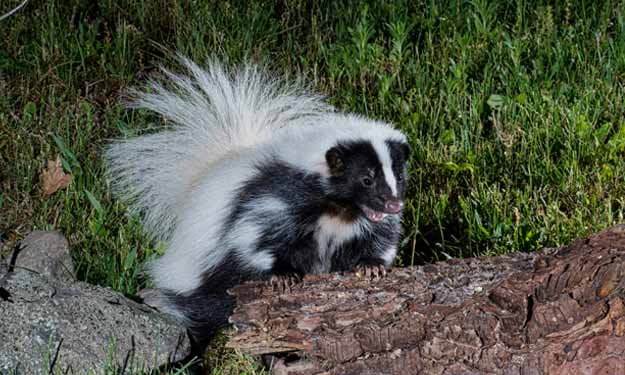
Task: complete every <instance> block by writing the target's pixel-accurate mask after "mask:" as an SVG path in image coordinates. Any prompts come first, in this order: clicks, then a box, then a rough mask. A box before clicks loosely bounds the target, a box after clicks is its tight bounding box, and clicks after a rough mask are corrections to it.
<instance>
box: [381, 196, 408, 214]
mask: <svg viewBox="0 0 625 375" xmlns="http://www.w3.org/2000/svg"><path fill="white" fill-rule="evenodd" d="M402 208H404V202H403V201H401V200H399V199H389V200H387V201H386V204H385V205H384V210H385V211H386V212H387V213H389V214H396V213H399V211H401V209H402Z"/></svg>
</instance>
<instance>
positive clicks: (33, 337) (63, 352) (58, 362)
mask: <svg viewBox="0 0 625 375" xmlns="http://www.w3.org/2000/svg"><path fill="white" fill-rule="evenodd" d="M24 243H25V244H26V246H24V249H25V250H22V251H21V252H20V253H19V255H18V260H17V262H16V267H15V268H14V272H9V268H8V267H7V266H6V265H2V264H0V374H1V375H5V374H7V375H8V374H11V375H30V374H44V373H45V374H47V373H49V372H50V366H51V365H53V367H54V373H57V372H58V373H68V374H83V373H87V372H88V371H89V372H90V373H104V372H105V371H106V370H108V372H107V373H121V371H119V369H123V368H125V369H130V368H134V369H154V368H157V367H160V366H162V365H164V364H167V363H171V362H177V361H180V360H182V359H184V358H185V357H187V355H188V354H189V353H190V351H191V345H190V342H189V339H188V336H187V334H186V330H185V329H184V328H183V327H181V326H179V325H178V324H176V323H175V322H174V321H172V320H171V319H170V318H168V317H167V316H165V315H163V314H160V313H158V312H156V311H155V310H153V309H151V308H149V307H147V306H145V305H141V304H139V303H136V302H134V301H132V300H130V299H128V298H126V297H125V296H123V295H122V294H120V293H117V292H115V291H112V290H111V289H108V288H103V287H99V286H94V285H90V284H87V283H83V282H68V283H63V282H60V280H58V279H53V278H52V277H56V276H60V277H61V279H64V280H67V279H68V275H71V274H72V273H73V269H72V268H71V263H69V267H68V263H67V259H68V258H67V257H66V256H65V255H63V254H64V252H63V249H67V241H65V239H64V238H63V236H62V235H60V234H59V233H56V232H52V233H51V232H36V233H34V234H32V235H30V236H28V237H27V239H26V240H25V241H24ZM46 243H48V244H50V247H46V246H47V245H46ZM42 254H43V255H42ZM67 254H69V253H67ZM24 255H26V257H24ZM44 259H46V260H45V261H44ZM67 270H69V271H70V272H66V271H67ZM66 371H67V372H66Z"/></svg>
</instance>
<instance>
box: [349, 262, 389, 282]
mask: <svg viewBox="0 0 625 375" xmlns="http://www.w3.org/2000/svg"><path fill="white" fill-rule="evenodd" d="M354 272H355V273H356V276H358V277H366V278H369V279H378V278H380V277H384V276H386V267H384V266H383V265H381V264H378V265H371V264H361V265H359V266H357V267H356V269H355V270H354Z"/></svg>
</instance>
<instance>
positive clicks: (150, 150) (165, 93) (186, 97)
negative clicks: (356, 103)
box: [105, 57, 330, 240]
mask: <svg viewBox="0 0 625 375" xmlns="http://www.w3.org/2000/svg"><path fill="white" fill-rule="evenodd" d="M180 60H181V62H182V64H183V65H184V67H185V68H186V70H187V74H186V75H179V74H174V73H171V72H169V71H167V70H165V69H163V73H164V76H165V77H166V78H165V79H164V80H161V81H151V82H150V83H149V85H148V90H146V91H133V92H132V97H133V98H134V99H132V101H131V102H130V103H129V106H130V107H131V108H140V109H147V110H150V111H153V112H156V113H158V114H160V115H161V116H163V118H164V119H165V120H167V121H168V122H169V123H170V125H171V126H169V127H167V128H166V129H165V130H164V131H161V132H158V133H156V134H148V135H143V136H139V137H137V138H133V139H127V140H120V141H117V142H115V143H113V144H111V145H110V146H109V147H108V148H107V149H106V154H105V159H106V162H107V164H108V172H109V176H110V178H111V183H112V187H113V192H114V193H115V194H116V195H117V196H118V197H119V198H121V199H122V200H125V201H126V202H127V203H128V204H129V206H130V209H131V210H132V211H134V212H140V213H141V214H142V218H143V225H144V228H145V229H146V231H147V232H148V233H149V234H150V235H151V236H152V237H153V238H157V239H161V240H166V239H168V238H169V236H170V235H171V233H172V231H173V229H174V227H175V225H176V218H177V215H178V210H179V209H181V206H182V205H183V204H184V201H185V197H186V196H187V194H188V192H189V190H190V188H191V187H192V186H193V184H194V182H195V181H197V180H198V179H199V178H200V177H201V176H202V175H203V174H204V173H205V172H206V171H207V170H208V169H209V168H210V167H211V164H212V163H214V162H215V161H217V160H219V159H221V158H223V157H225V156H227V155H228V154H230V153H233V152H237V151H238V150H241V149H243V148H247V147H252V146H254V145H258V144H260V143H264V142H267V141H268V140H270V139H271V138H272V137H273V136H274V135H275V134H274V133H275V132H276V131H277V130H278V129H279V128H281V127H284V126H292V125H295V126H297V125H302V124H307V123H310V122H311V120H312V119H313V118H315V117H317V116H319V115H321V114H323V113H324V112H327V111H328V110H329V109H330V107H329V106H328V105H327V104H325V103H324V102H323V100H322V98H321V97H318V96H314V95H307V94H304V93H303V92H304V90H302V89H301V88H298V87H294V86H286V85H285V84H283V83H281V82H280V81H277V80H272V79H270V78H268V77H267V75H266V74H264V72H263V71H262V69H259V68H258V67H254V66H251V65H246V66H243V67H241V68H239V69H237V70H236V71H228V70H227V69H226V68H225V67H224V66H222V65H221V64H219V63H217V62H215V61H212V62H210V63H209V64H208V66H207V68H206V69H203V68H201V67H199V66H198V65H196V64H195V63H193V62H192V61H190V60H188V59H186V58H183V57H181V58H180Z"/></svg>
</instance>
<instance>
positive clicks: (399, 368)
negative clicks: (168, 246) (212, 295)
mask: <svg viewBox="0 0 625 375" xmlns="http://www.w3.org/2000/svg"><path fill="white" fill-rule="evenodd" d="M624 274H625V226H617V227H613V228H611V229H608V230H606V231H604V232H601V233H599V234H596V235H593V236H591V237H589V238H587V239H581V240H577V241H575V242H573V243H572V244H571V245H569V246H564V247H562V248H560V249H544V250H543V251H539V252H534V253H529V254H528V253H514V254H510V255H506V256H500V257H481V258H471V259H463V260H451V261H448V262H440V263H436V264H433V265H427V266H421V267H412V268H396V269H392V270H390V271H388V272H387V273H386V274H382V273H381V272H374V271H372V270H367V272H356V273H349V274H330V275H315V276H307V277H305V278H304V280H303V281H302V282H300V283H296V284H289V283H287V284H283V285H276V284H275V283H274V284H269V283H262V282H255V283H247V284H244V285H241V286H238V287H236V288H234V289H233V290H232V291H231V293H232V294H233V295H235V296H236V298H237V308H236V310H235V312H234V314H233V315H232V317H231V318H230V319H231V322H232V323H234V327H235V329H234V330H233V332H232V333H231V337H230V341H229V344H228V346H229V347H232V348H238V349H240V350H242V351H243V352H246V353H250V354H256V355H259V354H271V355H272V357H273V358H274V359H276V361H275V363H274V365H273V370H272V371H273V373H274V374H289V375H304V374H327V375H330V374H354V375H356V374H372V375H373V374H376V375H378V374H623V373H625V337H624V334H625V303H624V302H625V281H623V279H624V278H623V276H624Z"/></svg>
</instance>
